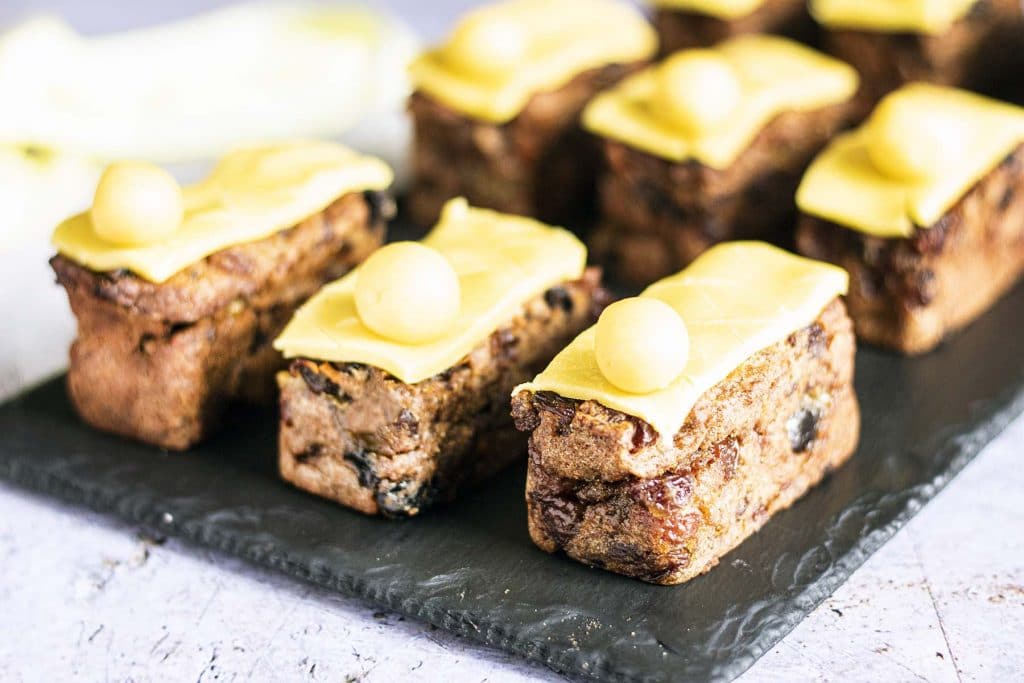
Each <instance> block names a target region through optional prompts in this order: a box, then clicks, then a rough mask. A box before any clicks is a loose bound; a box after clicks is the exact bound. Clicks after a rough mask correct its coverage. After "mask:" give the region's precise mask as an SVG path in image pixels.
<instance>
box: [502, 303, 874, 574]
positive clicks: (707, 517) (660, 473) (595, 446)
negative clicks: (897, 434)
mask: <svg viewBox="0 0 1024 683" xmlns="http://www.w3.org/2000/svg"><path fill="white" fill-rule="evenodd" d="M853 357H854V338H853V330H852V326H851V323H850V320H849V318H848V317H847V316H846V312H845V310H844V307H843V304H842V303H841V302H840V301H839V300H838V299H837V300H835V301H833V302H832V303H831V304H829V305H828V306H827V307H826V308H825V310H824V311H823V312H822V313H821V315H820V316H819V317H818V319H817V320H816V321H815V322H814V323H813V324H811V325H810V326H808V327H806V328H803V329H801V330H799V331H798V332H795V333H793V334H792V335H790V336H789V338H788V339H786V340H785V341H782V342H779V343H778V344H775V345H773V346H771V347H769V348H767V349H765V350H763V351H761V352H760V353H757V354H756V355H754V356H753V357H751V358H750V359H749V360H747V361H746V362H745V363H743V365H741V366H740V367H738V368H737V369H736V370H735V371H734V372H733V373H732V374H731V375H729V377H728V378H726V379H725V380H723V381H722V382H720V383H719V384H717V385H716V386H714V387H712V388H711V389H710V390H708V391H707V392H706V393H705V394H704V395H703V396H702V397H701V398H700V400H699V401H698V402H697V404H696V405H695V406H694V408H693V410H692V411H691V412H690V415H689V417H688V418H687V420H686V423H685V424H684V425H683V427H682V428H681V429H680V430H679V432H678V433H677V434H676V435H675V437H674V439H673V441H672V444H671V445H669V446H667V447H666V446H664V445H662V444H661V442H660V441H659V440H658V439H657V437H656V434H655V433H654V431H653V430H652V429H651V427H650V426H649V425H647V423H645V422H643V421H642V420H639V419H637V418H635V417H631V416H628V415H624V414H623V413H620V412H618V411H615V410H611V409H608V408H605V407H604V406H602V405H600V404H598V403H596V402H594V401H576V400H570V399H567V398H564V397H561V396H558V395H556V394H552V393H548V392H543V393H538V394H531V393H521V394H519V395H517V396H516V397H515V398H514V399H513V406H512V409H513V414H514V416H515V419H516V424H517V426H518V427H519V428H520V429H522V430H525V431H530V432H532V434H531V436H530V460H529V468H528V474H527V481H526V502H527V507H528V510H529V526H530V536H531V537H532V538H533V540H534V542H535V543H536V544H537V545H538V546H540V547H541V548H542V549H544V550H546V551H548V552H554V551H557V550H562V551H564V552H565V553H566V554H568V555H569V556H570V557H572V558H574V559H576V560H579V561H580V562H584V563H586V564H590V565H593V566H596V567H601V568H604V569H608V570H611V571H614V572H618V573H621V574H626V575H628V576H633V577H636V578H639V579H643V580H645V581H650V582H652V583H661V584H676V583H682V582H684V581H687V580H689V579H691V578H693V577H695V576H697V575H699V574H702V573H704V572H706V571H708V570H709V569H711V568H712V567H714V566H715V565H716V564H717V563H718V561H719V559H720V558H721V557H722V556H723V555H724V554H725V553H727V552H728V551H729V550H731V549H732V548H734V547H735V546H737V545H738V544H739V543H740V542H742V541H743V540H744V539H745V538H747V537H748V536H750V535H751V534H753V533H754V532H755V531H757V530H758V529H760V528H761V526H763V525H764V523H765V522H766V521H768V519H769V518H770V517H771V516H772V515H773V514H775V513H776V512H778V511H779V510H782V509H784V508H786V507H788V506H789V505H791V504H792V503H793V502H794V501H795V500H797V499H798V498H800V496H802V495H803V494H804V493H805V492H806V491H807V490H808V489H809V488H810V487H812V486H814V485H815V484H817V483H818V482H819V481H820V480H821V478H822V477H824V476H825V474H826V473H828V472H829V471H831V470H833V469H834V468H836V467H838V466H839V465H841V464H842V463H843V462H844V461H845V460H846V459H847V458H848V457H849V456H850V455H851V454H852V453H853V451H854V449H855V447H856V444H857V438H858V435H859V429H860V417H859V411H858V406H857V399H856V395H855V394H854V391H853V386H852V381H853Z"/></svg>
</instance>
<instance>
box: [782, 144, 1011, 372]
mask: <svg viewBox="0 0 1024 683" xmlns="http://www.w3.org/2000/svg"><path fill="white" fill-rule="evenodd" d="M797 248H798V250H799V251H800V252H801V253H802V254H804V255H806V256H810V257H811V258H816V259H819V260H822V261H829V262H831V263H835V264H836V265H839V266H842V267H843V268H845V269H846V270H847V271H849V273H850V292H849V294H848V295H847V297H846V302H847V306H848V307H849V310H850V315H851V317H852V318H853V320H854V324H855V325H856V329H857V336H858V337H859V338H860V339H862V340H863V341H865V342H868V343H871V344H877V345H879V346H885V347H888V348H892V349H895V350H898V351H902V352H904V353H911V354H915V353H923V352H926V351H929V350H931V349H933V348H935V346H936V345H937V344H939V343H940V342H941V341H942V339H943V338H944V337H945V336H946V335H948V334H950V333H952V332H955V331H956V330H958V329H960V328H961V327H963V326H965V325H967V324H969V323H970V322H971V321H973V320H974V319H975V318H976V317H977V316H979V315H980V314H981V313H983V312H984V311H985V310H986V309H988V308H989V307H990V306H991V305H992V304H993V303H994V302H995V301H996V299H998V298H999V297H1000V296H1002V295H1003V294H1004V293H1005V292H1006V291H1007V290H1008V289H1009V288H1010V287H1012V286H1013V285H1014V284H1015V283H1016V282H1017V281H1018V280H1019V279H1020V277H1021V273H1022V272H1024V147H1021V148H1018V149H1017V150H1015V151H1014V152H1013V154H1011V155H1010V156H1008V157H1007V158H1006V159H1005V160H1004V161H1003V162H1002V163H1001V164H1000V165H999V166H998V167H997V168H996V169H995V170H993V171H992V172H991V173H989V175H988V176H986V177H985V178H984V179H982V180H981V181H980V182H979V183H978V184H977V185H975V187H974V188H973V189H972V190H971V191H970V192H968V193H967V194H966V195H965V196H964V197H963V198H962V199H961V200H960V201H959V202H958V203H957V204H956V205H955V206H954V207H953V208H952V209H950V211H948V212H947V213H946V214H945V215H944V216H943V217H942V218H941V219H939V220H938V221H937V222H936V223H935V224H934V225H931V226H928V227H924V228H920V229H918V230H917V231H916V233H915V235H914V236H913V237H910V238H906V239H884V238H880V237H872V236H870V235H866V234H864V233H861V232H858V231H856V230H851V229H849V228H846V227H843V226H841V225H837V224H835V223H831V222H829V221H825V220H822V219H818V218H815V217H811V216H802V217H801V219H800V222H799V225H798V228H797Z"/></svg>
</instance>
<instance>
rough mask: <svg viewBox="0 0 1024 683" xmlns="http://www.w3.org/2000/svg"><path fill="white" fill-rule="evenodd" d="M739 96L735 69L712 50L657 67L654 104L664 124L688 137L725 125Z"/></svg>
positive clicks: (681, 56) (685, 54)
mask: <svg viewBox="0 0 1024 683" xmlns="http://www.w3.org/2000/svg"><path fill="white" fill-rule="evenodd" d="M742 97H743V89H742V86H741V84H740V80H739V76H738V75H737V74H736V69H735V68H734V67H733V66H732V64H730V63H729V61H728V60H726V59H725V58H724V57H722V56H720V55H718V54H716V53H715V52H713V51H712V50H686V51H684V52H681V53H678V54H677V55H675V56H674V57H669V58H668V59H667V60H666V61H665V63H664V64H662V65H661V66H660V67H658V90H657V95H656V102H655V105H656V106H657V108H658V109H659V111H660V113H661V115H662V116H663V117H664V118H665V120H666V121H668V122H669V123H672V124H674V125H676V126H678V127H680V128H682V129H683V130H686V131H688V132H689V133H691V134H701V133H706V132H708V131H713V130H716V129H717V128H719V127H720V126H721V125H723V124H724V123H727V122H728V119H729V116H730V115H731V114H732V113H733V111H735V109H736V107H737V106H739V103H740V100H741V99H742Z"/></svg>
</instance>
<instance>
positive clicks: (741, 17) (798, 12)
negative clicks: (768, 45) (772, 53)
mask: <svg viewBox="0 0 1024 683" xmlns="http://www.w3.org/2000/svg"><path fill="white" fill-rule="evenodd" d="M650 4H652V5H654V7H655V13H654V27H655V29H657V31H658V39H659V41H660V43H661V51H662V53H663V54H670V53H672V52H675V51H677V50H683V49H688V48H693V47H710V46H712V45H714V44H715V43H719V42H721V41H723V40H726V39H727V38H733V37H735V36H739V35H746V34H750V33H777V34H781V35H785V36H789V37H791V38H798V39H806V38H809V37H810V36H812V35H813V31H814V22H813V21H811V17H810V14H809V13H808V12H807V0H650Z"/></svg>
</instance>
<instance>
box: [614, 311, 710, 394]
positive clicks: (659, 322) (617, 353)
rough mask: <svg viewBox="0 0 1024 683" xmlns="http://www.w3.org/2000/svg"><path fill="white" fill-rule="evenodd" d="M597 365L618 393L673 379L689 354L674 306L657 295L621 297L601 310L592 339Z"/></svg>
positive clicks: (645, 390) (687, 338) (647, 389)
mask: <svg viewBox="0 0 1024 683" xmlns="http://www.w3.org/2000/svg"><path fill="white" fill-rule="evenodd" d="M594 353H595V355H596V356H597V365H598V367H599V368H600V369H601V374H603V375H604V376H605V378H606V379H607V380H608V381H609V382H611V383H612V384H614V385H615V386H616V387H618V388H619V389H622V390H623V391H628V392H630V393H634V394H647V393H650V392H652V391H658V390H659V389H664V388H665V387H667V386H668V385H669V384H671V383H672V382H673V380H675V379H676V378H677V377H679V375H680V373H682V371H683V368H685V367H686V362H687V360H688V358H689V354H690V336H689V334H688V333H687V331H686V324H685V323H684V322H683V319H682V318H681V317H680V316H679V314H678V313H676V310H675V309H674V308H672V307H671V306H669V305H668V304H666V303H665V302H663V301H660V300H658V299H652V298H647V297H637V298H632V299H623V300H622V301H618V302H616V303H614V304H612V305H611V306H609V307H608V308H606V309H605V310H604V313H602V314H601V317H600V318H599V319H598V321H597V330H596V334H595V339H594Z"/></svg>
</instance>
